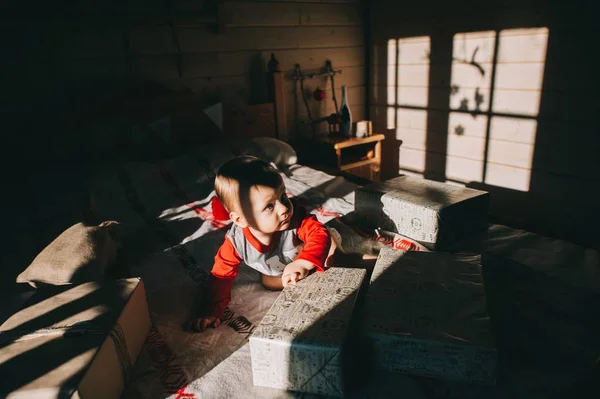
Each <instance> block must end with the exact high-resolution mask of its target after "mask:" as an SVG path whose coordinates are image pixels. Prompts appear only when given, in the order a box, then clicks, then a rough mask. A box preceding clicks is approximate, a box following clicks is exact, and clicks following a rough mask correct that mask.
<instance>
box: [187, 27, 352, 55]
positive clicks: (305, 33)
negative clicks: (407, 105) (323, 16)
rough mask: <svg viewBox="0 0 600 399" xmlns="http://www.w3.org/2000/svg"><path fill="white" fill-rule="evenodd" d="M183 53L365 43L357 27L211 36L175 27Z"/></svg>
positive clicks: (235, 31)
mask: <svg viewBox="0 0 600 399" xmlns="http://www.w3.org/2000/svg"><path fill="white" fill-rule="evenodd" d="M176 30H177V36H178V39H179V43H180V45H181V49H182V51H183V52H186V53H187V52H205V51H222V50H223V49H224V48H226V49H228V50H229V51H234V50H265V49H269V50H279V49H302V48H305V49H307V48H311V49H312V48H331V47H356V46H362V45H363V44H364V34H363V31H362V29H360V28H356V27H333V28H326V27H289V28H262V27H261V28H231V29H228V31H227V33H225V34H219V35H215V34H211V33H209V32H206V30H205V29H202V28H177V29H176Z"/></svg>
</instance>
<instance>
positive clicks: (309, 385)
mask: <svg viewBox="0 0 600 399" xmlns="http://www.w3.org/2000/svg"><path fill="white" fill-rule="evenodd" d="M365 275H366V271H365V270H363V269H348V268H337V267H334V268H330V269H328V270H326V271H324V272H322V273H318V272H317V273H313V274H312V275H310V276H308V277H307V278H306V279H304V280H301V281H299V282H298V283H297V285H288V286H287V287H286V288H285V289H284V290H283V291H282V292H281V294H280V296H279V297H278V298H277V300H276V301H275V302H274V303H273V305H272V307H271V309H270V310H269V311H268V312H267V314H266V315H265V317H264V318H263V320H262V321H261V323H260V324H259V325H258V327H257V328H256V330H255V331H254V333H253V334H252V336H251V337H250V351H251V357H252V376H253V381H254V385H257V386H264V387H271V388H278V389H286V390H293V391H301V392H310V393H317V394H323V395H335V396H343V395H344V385H345V381H344V365H343V361H342V357H343V353H342V352H343V346H344V342H345V340H346V338H347V335H348V327H349V325H350V322H351V319H352V313H353V311H354V307H355V303H356V299H357V296H358V293H359V290H360V287H361V284H362V283H363V280H364V278H365Z"/></svg>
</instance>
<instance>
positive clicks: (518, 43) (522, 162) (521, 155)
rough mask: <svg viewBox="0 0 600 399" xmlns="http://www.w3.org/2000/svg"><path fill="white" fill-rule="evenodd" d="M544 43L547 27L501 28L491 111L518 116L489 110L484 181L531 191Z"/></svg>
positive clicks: (544, 51)
mask: <svg viewBox="0 0 600 399" xmlns="http://www.w3.org/2000/svg"><path fill="white" fill-rule="evenodd" d="M547 44H548V29H547V28H534V29H510V30H503V31H501V32H500V36H499V41H498V57H497V66H496V75H495V81H494V90H495V91H494V100H493V111H494V112H498V113H504V114H515V115H519V116H521V117H520V118H511V117H505V116H492V120H491V124H490V135H489V138H490V140H489V149H488V160H487V162H488V164H487V171H486V176H485V183H486V184H493V185H496V186H501V187H506V188H512V189H514V190H519V191H529V187H530V183H531V169H532V166H533V154H534V150H535V136H536V132H537V116H538V114H539V109H540V99H541V96H542V85H543V80H544V68H545V63H546V49H547ZM523 117H531V119H527V118H523Z"/></svg>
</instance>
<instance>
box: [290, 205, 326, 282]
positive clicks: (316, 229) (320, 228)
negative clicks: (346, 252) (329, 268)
mask: <svg viewBox="0 0 600 399" xmlns="http://www.w3.org/2000/svg"><path fill="white" fill-rule="evenodd" d="M298 238H300V239H301V240H302V241H303V242H304V248H303V249H302V252H300V254H299V255H298V256H297V257H296V259H304V260H307V261H309V262H311V263H312V264H314V265H315V266H316V268H317V271H319V272H322V271H323V270H324V268H325V259H327V255H328V254H329V248H330V247H331V238H330V237H329V231H327V227H325V226H324V225H323V223H321V222H319V221H318V220H317V218H316V217H315V215H310V214H308V215H306V216H305V217H304V219H303V220H302V224H300V227H299V228H298Z"/></svg>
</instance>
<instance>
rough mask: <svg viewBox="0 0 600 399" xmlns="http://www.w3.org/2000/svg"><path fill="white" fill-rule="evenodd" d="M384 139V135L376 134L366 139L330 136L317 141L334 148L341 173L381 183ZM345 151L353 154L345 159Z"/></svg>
mask: <svg viewBox="0 0 600 399" xmlns="http://www.w3.org/2000/svg"><path fill="white" fill-rule="evenodd" d="M384 139H385V136H384V135H383V134H374V135H371V136H368V137H364V138H357V137H350V138H348V137H341V136H334V135H328V136H324V137H320V138H318V139H317V140H318V141H319V142H321V143H324V144H326V145H330V146H332V147H333V149H334V150H335V155H336V160H337V168H338V169H339V170H340V171H342V172H347V173H351V174H355V175H357V176H360V177H364V178H367V179H370V180H374V181H379V171H380V170H381V142H382V141H383V140H384ZM344 150H346V152H348V150H350V151H353V154H351V155H350V156H349V157H344ZM353 158H354V159H353Z"/></svg>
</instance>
